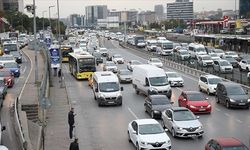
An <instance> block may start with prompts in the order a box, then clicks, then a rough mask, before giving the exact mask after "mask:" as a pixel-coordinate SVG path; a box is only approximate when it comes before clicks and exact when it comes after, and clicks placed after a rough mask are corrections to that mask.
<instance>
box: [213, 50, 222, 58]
mask: <svg viewBox="0 0 250 150" xmlns="http://www.w3.org/2000/svg"><path fill="white" fill-rule="evenodd" d="M212 53H216V54H218V55H219V57H222V56H223V55H225V53H224V51H223V50H222V49H213V50H212Z"/></svg>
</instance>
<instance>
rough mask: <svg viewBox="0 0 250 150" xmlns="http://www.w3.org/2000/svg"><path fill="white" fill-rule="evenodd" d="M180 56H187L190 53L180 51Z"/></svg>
mask: <svg viewBox="0 0 250 150" xmlns="http://www.w3.org/2000/svg"><path fill="white" fill-rule="evenodd" d="M180 54H182V55H186V54H189V53H188V51H180Z"/></svg>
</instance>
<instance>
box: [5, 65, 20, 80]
mask: <svg viewBox="0 0 250 150" xmlns="http://www.w3.org/2000/svg"><path fill="white" fill-rule="evenodd" d="M3 68H5V69H6V70H9V71H10V72H11V73H12V74H13V75H14V77H19V76H20V66H19V65H18V64H17V63H16V62H9V63H4V64H3Z"/></svg>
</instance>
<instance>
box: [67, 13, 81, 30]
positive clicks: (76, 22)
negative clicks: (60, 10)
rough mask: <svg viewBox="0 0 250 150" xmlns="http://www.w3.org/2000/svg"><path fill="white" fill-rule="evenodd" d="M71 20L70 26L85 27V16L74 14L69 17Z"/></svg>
mask: <svg viewBox="0 0 250 150" xmlns="http://www.w3.org/2000/svg"><path fill="white" fill-rule="evenodd" d="M69 19H70V26H78V27H79V26H83V25H84V16H81V15H79V14H72V15H70V17H69Z"/></svg>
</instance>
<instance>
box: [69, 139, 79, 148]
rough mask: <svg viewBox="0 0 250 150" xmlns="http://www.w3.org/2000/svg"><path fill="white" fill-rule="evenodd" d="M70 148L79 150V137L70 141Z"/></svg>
mask: <svg viewBox="0 0 250 150" xmlns="http://www.w3.org/2000/svg"><path fill="white" fill-rule="evenodd" d="M69 150H79V145H78V139H77V138H76V139H75V140H74V141H73V142H71V143H70V146H69Z"/></svg>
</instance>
